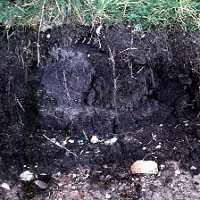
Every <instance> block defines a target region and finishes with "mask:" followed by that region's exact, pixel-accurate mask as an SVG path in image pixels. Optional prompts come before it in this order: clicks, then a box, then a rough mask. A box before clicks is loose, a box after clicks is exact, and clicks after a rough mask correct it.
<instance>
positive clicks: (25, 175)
mask: <svg viewBox="0 0 200 200" xmlns="http://www.w3.org/2000/svg"><path fill="white" fill-rule="evenodd" d="M20 179H21V180H22V181H25V182H29V181H32V180H33V179H34V174H33V173H32V172H30V171H29V170H26V171H25V172H23V173H21V174H20Z"/></svg>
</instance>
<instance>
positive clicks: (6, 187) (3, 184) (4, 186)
mask: <svg viewBox="0 0 200 200" xmlns="http://www.w3.org/2000/svg"><path fill="white" fill-rule="evenodd" d="M1 188H3V189H5V190H10V186H9V185H8V184H7V183H2V184H1Z"/></svg>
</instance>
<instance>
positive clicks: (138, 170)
mask: <svg viewBox="0 0 200 200" xmlns="http://www.w3.org/2000/svg"><path fill="white" fill-rule="evenodd" d="M131 172H132V173H133V174H158V165H157V163H156V162H154V161H152V160H149V161H144V160H138V161H136V162H134V163H133V165H132V166H131Z"/></svg>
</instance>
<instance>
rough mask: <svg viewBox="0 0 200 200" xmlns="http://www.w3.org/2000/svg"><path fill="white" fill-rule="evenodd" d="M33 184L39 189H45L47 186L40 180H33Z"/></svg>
mask: <svg viewBox="0 0 200 200" xmlns="http://www.w3.org/2000/svg"><path fill="white" fill-rule="evenodd" d="M34 183H35V184H36V185H37V186H38V187H39V188H40V189H43V190H45V189H47V188H48V185H47V184H46V183H45V182H43V181H40V180H35V181H34Z"/></svg>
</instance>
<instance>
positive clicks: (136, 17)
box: [0, 0, 200, 30]
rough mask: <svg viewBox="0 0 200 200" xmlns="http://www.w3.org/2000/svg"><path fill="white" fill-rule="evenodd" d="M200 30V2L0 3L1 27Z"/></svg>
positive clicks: (43, 0)
mask: <svg viewBox="0 0 200 200" xmlns="http://www.w3.org/2000/svg"><path fill="white" fill-rule="evenodd" d="M127 21H129V22H131V23H132V24H135V25H138V26H140V27H143V28H146V29H151V28H152V27H154V28H159V29H162V28H171V27H178V28H181V29H184V30H199V29H200V0H13V1H11V0H10V1H6V0H0V24H1V25H2V26H5V27H6V28H8V29H9V28H10V27H12V26H30V27H34V28H37V27H39V26H41V27H52V26H60V25H62V24H71V25H72V24H77V25H85V26H93V27H94V26H95V25H99V24H101V25H102V24H107V25H119V26H120V25H123V23H125V22H127Z"/></svg>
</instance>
